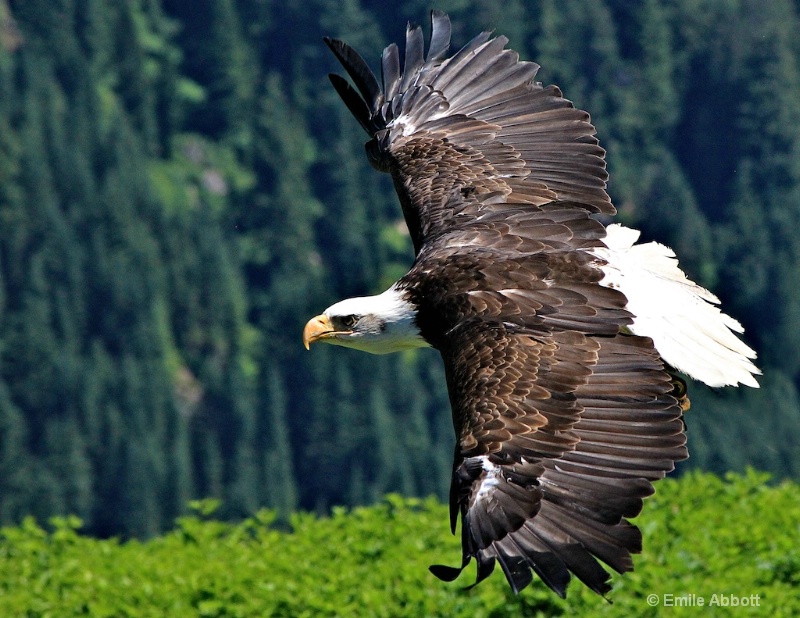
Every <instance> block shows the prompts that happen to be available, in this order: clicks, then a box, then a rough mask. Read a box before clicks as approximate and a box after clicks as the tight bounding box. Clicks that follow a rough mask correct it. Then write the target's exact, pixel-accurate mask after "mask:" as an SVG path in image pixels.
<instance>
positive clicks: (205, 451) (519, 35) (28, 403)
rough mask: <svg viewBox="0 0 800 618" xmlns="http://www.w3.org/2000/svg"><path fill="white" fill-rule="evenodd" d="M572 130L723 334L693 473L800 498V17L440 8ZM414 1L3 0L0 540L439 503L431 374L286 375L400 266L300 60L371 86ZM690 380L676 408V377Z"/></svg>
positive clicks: (453, 4)
mask: <svg viewBox="0 0 800 618" xmlns="http://www.w3.org/2000/svg"><path fill="white" fill-rule="evenodd" d="M438 8H441V9H443V10H446V11H448V12H449V13H450V14H451V16H452V18H453V20H454V40H455V43H456V45H458V44H460V43H465V42H466V41H467V40H468V38H469V37H472V36H474V35H475V34H477V33H478V32H479V31H480V30H483V29H495V31H496V32H497V33H499V34H505V35H507V36H508V37H509V38H510V39H511V42H510V46H511V47H512V48H514V49H515V50H517V51H519V52H520V53H521V55H522V57H523V58H525V59H531V60H535V61H536V62H538V63H540V64H541V65H542V67H543V68H542V70H541V71H540V73H539V75H538V77H537V79H540V80H542V81H544V82H545V83H557V84H559V86H560V87H561V88H562V89H563V91H564V93H565V95H566V96H567V97H568V98H570V99H571V100H573V101H574V102H575V104H576V105H578V106H579V107H582V108H584V109H588V110H589V111H590V112H591V113H592V118H593V121H594V122H595V124H596V126H597V128H598V134H599V138H600V140H601V143H602V144H603V146H604V147H605V148H606V149H607V150H608V161H609V167H610V172H611V181H610V182H611V184H610V191H611V194H612V197H613V199H614V202H615V204H616V205H617V207H618V209H619V211H620V218H621V220H622V221H623V222H625V223H628V224H630V225H634V226H637V227H639V228H640V229H642V230H643V237H644V238H645V239H656V240H659V241H662V242H665V243H667V244H669V245H671V246H672V247H674V248H675V249H676V251H677V252H678V254H679V255H680V256H681V260H682V265H683V266H684V267H685V268H686V270H687V271H688V272H689V274H690V275H692V276H693V277H694V278H695V279H697V280H699V281H700V282H702V283H703V284H704V285H707V286H710V287H712V288H713V289H714V291H715V292H716V293H717V294H718V295H719V296H720V297H721V298H722V300H723V302H724V305H725V307H726V310H727V311H729V312H730V313H732V314H733V315H734V316H735V317H737V318H738V319H740V320H741V321H742V322H743V324H744V325H745V327H746V329H747V333H746V338H747V340H748V342H750V343H751V344H753V345H754V346H755V347H756V348H757V349H758V352H759V355H760V358H759V363H760V366H761V367H762V368H763V369H764V371H765V376H764V378H763V380H762V389H760V390H759V391H747V392H745V391H742V392H730V393H729V392H725V393H721V394H715V393H712V392H710V391H708V390H707V389H703V388H698V387H695V388H694V389H693V390H692V392H691V396H692V400H693V404H694V405H693V408H692V411H691V412H690V413H689V414H688V415H687V424H688V427H689V435H690V447H691V450H692V453H693V458H692V459H691V460H690V461H689V462H688V463H687V464H686V465H685V466H684V469H685V468H687V467H692V466H695V467H700V468H705V469H711V470H714V471H717V472H722V471H725V470H728V469H737V470H741V469H743V468H744V467H745V466H746V465H748V464H750V465H754V466H757V467H759V468H762V469H765V470H768V471H770V472H771V473H772V474H774V475H775V476H777V477H781V476H795V477H797V475H798V474H800V470H799V469H798V464H797V457H796V455H795V451H796V448H795V445H796V444H797V442H798V440H800V398H798V395H797V389H798V387H800V356H798V355H797V354H796V353H795V351H796V350H797V349H798V348H799V347H800V240H798V237H797V235H796V234H795V230H796V228H797V225H796V224H795V221H796V220H797V219H798V217H799V216H800V46H799V45H798V38H797V34H796V33H797V32H798V30H800V8H799V7H798V3H797V2H792V1H791V0H775V1H774V2H769V3H764V2H756V0H742V1H740V2H730V1H729V0H679V1H667V0H645V1H643V2H639V3H631V2H627V1H625V0H598V1H589V0H564V1H558V2H557V1H554V0H535V1H532V2H522V1H521V0H514V1H511V2H505V3H497V2H492V1H489V0H446V1H443V2H441V3H440V4H439V5H438ZM428 10H429V6H428V5H427V3H425V2H421V1H420V0H405V1H403V2H396V3H388V4H387V3H384V2H378V1H376V0H347V1H346V2H341V1H333V0H311V1H308V2H301V1H300V0H288V1H286V2H282V3H275V2H267V1H265V0H201V1H197V2H184V1H182V0H130V1H126V2H116V1H113V0H58V1H57V2H54V1H52V0H0V521H2V522H12V521H19V520H20V519H21V518H22V517H24V516H25V515H26V514H34V515H36V516H37V517H39V518H42V519H46V518H47V517H48V516H49V515H52V514H59V513H61V514H63V513H68V512H69V513H76V514H78V515H80V516H81V517H82V518H83V519H84V521H85V522H86V525H87V529H88V530H89V531H90V532H92V533H94V534H98V535H121V536H148V535H152V534H154V533H156V532H158V531H159V530H162V529H163V528H164V527H165V526H168V525H169V524H170V522H172V521H173V520H174V518H175V517H176V516H178V515H180V514H181V513H182V512H183V511H184V509H185V508H186V504H187V502H188V501H189V500H191V499H196V498H203V497H212V498H216V499H219V500H221V503H222V511H221V512H222V514H224V515H225V516H228V517H241V516H245V515H247V514H249V513H252V512H253V511H255V510H256V509H258V508H259V507H261V506H269V507H270V508H273V509H276V510H277V511H278V513H280V516H281V517H282V518H283V519H284V520H285V521H288V517H289V513H290V512H291V511H293V510H295V509H296V508H298V507H302V508H305V509H317V510H319V511H326V510H327V509H329V508H330V507H331V506H333V505H336V504H342V503H348V504H356V503H366V502H372V501H374V500H376V499H377V498H379V497H380V496H381V495H382V494H384V493H385V492H387V491H402V492H403V493H407V494H417V495H427V494H432V493H433V494H437V495H438V496H440V497H444V496H446V495H447V489H448V485H449V477H450V473H451V470H450V466H451V455H452V448H453V436H452V427H451V420H450V415H449V404H448V399H447V393H446V391H445V386H444V376H443V370H442V367H441V363H440V361H439V359H438V356H437V354H436V353H435V352H432V351H427V350H421V351H417V352H409V353H406V354H401V355H396V356H390V357H379V358H374V357H369V356H366V355H363V354H358V353H353V352H349V351H346V350H330V349H316V348H315V349H314V350H313V351H312V352H311V353H307V352H305V350H303V349H302V346H301V344H300V332H301V330H302V327H303V324H304V323H305V321H306V320H307V319H308V318H309V317H310V316H312V315H314V313H316V312H319V311H320V310H321V309H322V308H323V307H325V306H327V305H328V304H330V303H331V302H333V301H334V300H336V299H339V298H342V297H345V296H351V295H361V294H370V293H377V292H379V291H381V290H383V289H385V288H386V287H387V286H388V285H389V284H390V283H391V282H393V281H394V280H396V279H397V278H398V277H399V276H401V275H402V274H403V273H404V272H405V271H406V270H407V268H408V267H409V265H410V264H411V261H412V251H411V243H410V240H409V238H408V234H407V232H406V230H405V226H404V222H403V220H402V215H401V212H400V208H399V206H398V204H397V200H396V197H395V196H394V191H393V188H392V186H391V182H390V180H389V179H388V177H387V176H386V175H381V174H378V173H376V172H375V171H374V170H372V169H371V168H370V166H369V163H368V162H367V159H366V157H365V156H364V153H363V143H364V141H365V137H366V136H365V134H364V133H363V131H362V130H361V128H360V127H359V126H358V124H357V123H356V121H355V120H354V119H353V118H351V117H350V114H349V112H348V111H347V109H346V108H345V106H344V105H342V104H341V102H340V101H339V100H338V97H337V95H336V93H335V92H334V91H333V89H332V88H331V87H330V85H329V84H328V83H327V79H326V73H328V72H330V71H338V70H339V69H338V67H337V66H336V62H335V60H334V59H333V58H332V57H331V56H330V54H328V53H327V50H326V49H325V47H324V45H323V44H322V43H321V37H322V36H324V35H329V36H336V37H342V38H345V39H346V40H347V41H348V42H349V43H351V44H353V45H354V46H356V47H357V48H358V49H359V51H361V52H362V53H363V54H364V56H365V58H366V59H367V60H368V62H370V63H371V64H372V66H374V67H376V68H377V63H378V62H377V61H378V58H379V54H380V51H381V49H382V46H383V45H384V44H386V43H387V42H388V41H391V40H396V41H402V38H403V35H404V25H405V22H406V21H412V22H422V23H423V24H425V22H426V21H427V11H428ZM693 386H694V385H693Z"/></svg>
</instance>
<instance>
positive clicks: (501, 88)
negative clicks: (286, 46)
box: [326, 11, 614, 253]
mask: <svg viewBox="0 0 800 618" xmlns="http://www.w3.org/2000/svg"><path fill="white" fill-rule="evenodd" d="M431 22H432V26H431V41H430V45H429V49H428V54H427V56H426V57H424V54H423V42H422V32H421V30H420V28H419V27H411V26H409V28H408V29H407V32H406V49H405V61H404V66H403V68H402V70H401V68H400V54H399V52H398V49H397V46H396V45H391V46H389V47H387V48H386V50H384V53H383V58H382V65H381V68H382V80H381V82H379V81H378V79H377V78H376V77H375V76H374V74H373V73H372V72H371V71H370V69H369V67H368V66H367V64H366V63H365V62H364V60H363V59H362V58H361V57H360V56H359V55H358V54H357V53H356V52H355V50H353V49H352V48H350V47H349V46H348V45H346V44H345V43H343V42H341V41H338V40H332V39H326V43H327V44H328V46H329V47H330V48H331V50H333V52H334V54H335V55H336V56H337V58H338V59H339V60H340V62H341V63H342V65H343V66H344V68H345V69H346V70H347V73H348V74H349V75H350V78H351V79H352V81H353V84H355V89H354V88H353V87H352V86H350V84H349V83H348V81H347V80H345V79H344V78H342V77H339V76H337V75H331V81H332V82H333V85H334V86H335V87H336V89H337V91H338V92H339V94H340V95H341V97H342V99H343V100H344V101H345V103H346V104H347V106H348V108H349V109H350V111H351V112H352V113H353V115H354V116H355V117H356V119H357V120H358V121H359V123H360V124H361V125H362V126H363V127H364V129H365V130H366V131H367V132H368V133H369V134H370V136H371V137H372V139H371V140H370V141H369V142H368V143H367V152H368V155H369V157H370V161H371V162H372V163H373V165H374V166H375V167H377V168H378V169H380V170H383V171H388V172H390V173H391V175H392V178H393V179H394V184H395V187H396V189H397V192H398V194H399V196H400V202H401V204H402V206H403V213H404V215H405V218H406V222H407V223H408V227H409V230H410V233H411V238H412V240H413V242H414V247H415V249H416V251H417V253H418V252H419V251H420V250H421V248H422V246H423V244H424V243H425V242H426V240H427V239H430V238H433V237H435V236H436V235H437V234H439V233H441V232H442V231H443V230H446V229H447V228H448V227H450V226H451V225H454V224H457V223H463V222H465V221H468V220H470V219H472V218H475V217H477V216H480V215H481V214H482V213H483V212H485V210H484V209H482V208H480V206H484V207H486V206H491V207H492V208H493V209H495V210H496V209H499V208H502V204H503V203H515V204H532V205H541V204H544V203H547V202H551V201H553V200H566V201H573V202H576V203H580V204H581V207H582V208H585V209H587V210H589V211H592V212H602V213H608V214H613V212H614V207H613V206H612V205H611V201H610V199H609V197H608V194H607V193H606V190H605V186H606V182H605V181H606V178H607V173H606V169H605V161H604V154H605V153H604V151H603V149H602V148H601V147H600V146H599V145H598V141H597V139H596V138H595V129H594V127H593V126H592V125H591V124H590V122H589V114H587V113H586V112H584V111H580V110H577V109H575V108H574V107H573V105H572V103H570V102H569V101H568V100H566V99H564V98H563V97H562V96H561V92H560V91H559V89H558V88H557V87H555V86H548V87H543V86H542V85H541V84H540V83H536V82H534V81H533V79H534V76H535V75H536V72H537V71H538V69H539V66H538V65H536V64H535V63H533V62H521V61H520V60H519V56H518V54H517V53H516V52H514V51H512V50H508V49H504V47H505V45H506V43H507V42H508V40H507V39H506V38H505V37H502V36H498V37H496V38H491V35H490V33H488V32H484V33H482V34H480V35H478V36H477V37H475V38H474V39H473V40H472V41H470V42H469V43H467V45H465V46H464V47H463V48H462V49H461V50H460V51H459V52H457V53H456V54H455V55H453V56H452V57H450V58H446V59H443V56H444V54H445V52H446V51H447V49H448V47H449V45H450V20H449V19H448V17H447V16H446V15H445V14H443V13H441V12H438V11H433V12H432V14H431ZM473 195H477V196H483V197H486V196H493V197H494V199H493V200H489V201H487V200H484V199H481V200H469V199H464V198H468V197H470V196H473ZM476 206H478V208H476Z"/></svg>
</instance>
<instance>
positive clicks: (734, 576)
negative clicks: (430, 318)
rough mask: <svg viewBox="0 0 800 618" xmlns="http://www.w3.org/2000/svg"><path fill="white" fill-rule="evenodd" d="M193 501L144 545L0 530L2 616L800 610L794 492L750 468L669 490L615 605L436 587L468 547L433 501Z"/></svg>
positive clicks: (33, 529) (59, 527) (647, 517)
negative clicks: (240, 514) (231, 508)
mask: <svg viewBox="0 0 800 618" xmlns="http://www.w3.org/2000/svg"><path fill="white" fill-rule="evenodd" d="M195 510H196V512H197V515H195V516H192V517H185V518H182V519H180V520H179V521H178V522H177V525H176V527H175V529H174V530H173V531H171V532H169V533H167V534H165V535H163V536H161V537H158V538H156V539H153V540H151V541H148V542H144V543H142V542H138V541H128V542H119V541H117V540H113V539H112V540H97V539H94V538H90V537H86V536H82V535H81V534H80V533H79V532H78V530H79V528H80V522H79V520H77V519H76V518H69V517H68V518H60V519H55V520H53V521H52V522H51V525H50V527H49V528H48V529H47V530H45V529H44V528H42V527H41V526H39V525H38V524H36V523H35V522H34V521H33V520H32V519H28V520H26V521H25V522H24V523H23V524H22V525H20V526H18V527H14V528H6V529H3V531H2V540H0V615H2V616H9V617H10V616H26V617H45V616H47V617H62V616H108V617H111V616H113V617H124V616H205V617H233V616H241V617H245V616H246V617H251V616H285V617H287V618H288V617H291V618H295V617H303V616H309V617H312V616H313V617H315V618H316V617H318V616H370V617H373V616H376V617H379V616H386V617H390V616H391V617H394V616H413V617H415V618H416V617H420V616H469V617H470V618H473V617H481V616H485V617H487V618H488V617H491V618H500V617H503V616H522V615H524V616H536V615H542V616H544V615H547V616H550V615H584V614H590V615H593V616H656V615H669V616H684V615H701V614H702V615H704V616H705V615H723V616H724V615H731V616H737V617H739V616H787V617H788V616H797V615H800V594H798V587H800V547H798V539H800V486H798V485H797V484H795V483H791V482H785V483H782V484H780V485H778V486H771V485H769V484H768V477H767V476H766V475H763V474H759V473H755V472H749V473H747V474H746V475H729V476H727V477H726V478H725V479H721V478H719V477H716V476H713V475H710V474H700V473H696V474H690V475H687V476H685V477H683V478H681V479H679V480H667V481H665V482H662V483H659V485H658V491H657V493H656V495H655V496H654V497H653V498H651V499H650V500H648V502H647V504H646V507H645V510H644V513H643V514H642V515H641V517H640V518H639V519H638V524H639V526H640V527H641V528H642V531H643V533H644V553H643V554H642V555H641V556H638V557H637V559H636V570H635V571H634V572H633V573H628V574H627V575H625V576H620V577H615V584H614V590H613V591H612V592H611V594H610V595H609V600H610V601H612V603H608V602H606V601H605V600H603V599H602V598H600V597H597V596H596V595H594V594H593V593H591V592H589V591H588V590H586V589H585V588H584V587H583V586H582V585H581V584H580V583H579V582H574V583H573V584H572V586H571V587H570V590H569V593H568V598H567V600H566V601H562V600H560V599H558V598H557V597H556V596H555V595H554V594H553V593H551V592H550V591H549V590H547V589H545V587H544V586H542V585H541V584H540V583H539V582H535V583H534V584H533V585H532V586H531V587H529V588H527V589H526V590H524V591H523V592H522V594H520V595H519V596H514V595H513V594H512V593H511V592H510V590H509V589H508V586H507V584H506V582H505V580H504V578H503V577H502V575H501V574H500V573H499V569H498V572H497V573H495V574H494V575H493V576H492V577H491V578H490V579H489V580H488V581H486V582H484V583H482V584H481V585H480V586H477V587H476V588H474V589H472V590H464V587H465V586H468V585H469V584H471V583H472V580H471V578H472V577H474V572H469V573H465V574H464V575H463V576H462V577H461V578H460V579H459V580H458V581H457V582H456V583H455V584H444V583H442V582H439V581H438V580H436V579H435V578H434V577H433V576H432V575H430V574H429V573H428V570H427V567H428V565H429V564H432V563H440V562H443V563H448V564H454V565H455V564H457V563H458V561H459V556H460V548H459V542H458V537H451V536H450V534H449V532H448V531H447V509H446V507H445V506H444V505H442V504H439V503H438V502H437V501H435V500H432V499H429V500H418V499H412V498H401V497H399V496H388V497H386V498H385V500H384V501H383V502H381V503H380V504H378V505H375V506H371V507H363V508H355V509H350V510H345V509H336V510H335V511H334V512H333V513H332V515H331V516H330V517H325V518H319V517H316V516H312V515H309V514H306V513H298V514H296V515H294V516H293V517H292V519H291V529H292V530H291V532H288V531H285V530H281V529H280V527H279V526H276V525H275V518H274V515H273V513H271V512H269V511H264V512H261V513H259V514H258V515H256V516H255V517H253V518H251V519H248V520H246V521H244V522H241V523H237V524H230V523H224V522H220V521H217V520H214V519H208V516H209V514H210V513H209V512H210V511H213V504H210V503H207V502H203V503H199V504H197V505H196V508H195ZM648 595H656V600H657V601H658V604H657V605H656V606H654V607H651V606H650V605H649V603H648ZM669 595H672V596H669ZM691 595H694V596H691ZM714 595H717V596H716V597H715V596H714ZM752 595H758V603H759V604H758V606H753V603H754V602H755V601H756V597H754V596H752ZM745 598H746V599H747V601H745ZM701 599H702V601H701ZM734 599H735V600H734ZM700 602H702V603H703V604H704V605H703V607H702V608H699V607H698V605H699V603H700ZM665 603H666V604H669V603H671V604H672V605H681V604H683V605H689V606H688V607H680V606H678V607H674V606H673V607H667V608H665V607H663V606H664V604H665ZM726 603H727V605H726ZM731 603H738V605H735V606H731ZM744 603H747V605H746V606H744V607H743V606H742V605H743V604H744Z"/></svg>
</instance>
